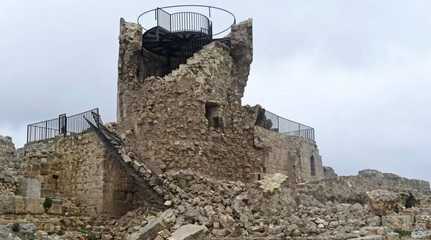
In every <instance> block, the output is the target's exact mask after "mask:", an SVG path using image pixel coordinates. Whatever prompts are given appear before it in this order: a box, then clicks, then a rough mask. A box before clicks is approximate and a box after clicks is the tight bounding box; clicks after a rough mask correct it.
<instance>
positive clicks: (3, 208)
mask: <svg viewBox="0 0 431 240" xmlns="http://www.w3.org/2000/svg"><path fill="white" fill-rule="evenodd" d="M13 213H15V198H14V196H12V195H0V214H13Z"/></svg>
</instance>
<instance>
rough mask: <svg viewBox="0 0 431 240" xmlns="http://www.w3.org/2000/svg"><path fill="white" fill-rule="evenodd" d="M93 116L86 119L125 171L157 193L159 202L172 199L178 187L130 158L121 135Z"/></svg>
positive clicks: (98, 117) (94, 114) (99, 118)
mask: <svg viewBox="0 0 431 240" xmlns="http://www.w3.org/2000/svg"><path fill="white" fill-rule="evenodd" d="M93 118H94V119H93V120H94V121H91V120H90V119H86V120H87V122H88V123H89V124H90V125H91V127H92V128H93V129H94V130H95V131H96V133H97V134H98V136H99V137H100V138H101V139H102V140H103V141H104V143H105V144H106V145H107V146H108V147H109V148H110V149H111V150H113V152H115V153H116V155H117V158H115V159H116V160H117V161H119V163H120V164H121V166H123V167H124V168H125V169H126V171H127V173H128V174H129V175H130V176H133V177H134V179H135V180H136V182H137V183H138V184H140V185H141V186H142V187H146V188H148V187H149V188H150V189H151V190H152V192H154V193H155V195H157V196H156V198H159V203H160V202H161V203H163V202H164V201H168V200H173V199H174V194H175V192H178V191H179V188H178V187H177V186H173V185H172V184H170V183H169V181H168V180H167V178H166V177H165V176H163V175H157V174H156V173H155V172H154V171H152V170H151V169H150V168H149V167H148V166H147V165H146V164H144V163H142V162H139V161H136V160H134V159H132V158H131V157H130V156H129V154H127V151H126V148H125V143H124V141H123V140H122V139H121V137H120V136H118V134H117V133H115V131H114V130H113V129H109V128H108V127H107V126H105V125H104V124H103V122H102V120H101V117H100V115H98V114H97V113H93ZM94 123H95V124H94ZM171 202H172V201H171Z"/></svg>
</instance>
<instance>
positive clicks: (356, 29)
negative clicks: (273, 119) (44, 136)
mask: <svg viewBox="0 0 431 240" xmlns="http://www.w3.org/2000/svg"><path fill="white" fill-rule="evenodd" d="M179 3H182V4H184V3H191V2H184V1H155V0H145V1H144V0H140V1H137V0H122V1H113V0H104V1H95V0H61V1H59V0H39V1H33V0H26V1H23V0H1V1H0V134H2V135H10V136H12V137H13V138H14V141H15V142H16V144H17V145H18V146H22V145H23V144H24V143H25V137H26V130H25V129H26V124H28V123H30V122H35V121H39V120H45V119H50V118H53V117H56V116H57V115H58V114H60V113H78V112H82V111H85V110H88V109H90V108H93V107H99V108H100V109H101V112H102V116H103V118H104V120H105V121H113V120H115V112H116V81H117V60H118V34H119V19H120V17H125V18H126V19H127V20H129V21H136V17H137V15H138V14H139V13H140V12H142V11H144V10H147V9H151V8H154V7H157V6H164V5H172V4H179ZM193 3H200V4H211V5H216V6H221V7H224V8H227V9H229V10H231V11H232V12H234V13H235V14H236V16H237V19H238V20H245V19H246V18H248V17H252V18H253V20H254V26H253V27H254V62H253V65H252V71H251V75H250V79H249V82H248V86H247V88H246V95H245V98H244V103H245V104H251V105H254V104H261V105H262V106H264V107H265V108H267V109H268V110H270V111H273V112H275V113H278V114H280V115H282V116H285V117H287V118H290V119H292V120H296V121H299V122H303V123H305V124H308V125H311V126H313V127H314V128H315V129H316V135H317V141H318V144H319V148H320V152H321V155H322V157H323V161H324V164H325V165H329V166H332V167H334V168H335V169H336V171H337V172H338V173H339V174H355V173H356V172H357V171H358V170H360V169H364V168H375V169H379V170H382V171H386V172H394V173H398V174H400V175H403V176H407V177H414V178H422V179H427V180H431V151H430V150H429V149H428V147H430V145H431V141H430V133H431V132H430V129H431V111H430V110H429V108H430V107H429V104H430V103H431V94H430V93H429V92H430V91H431V81H430V78H431V47H430V44H431V33H430V31H431V14H429V11H430V9H431V1H429V0H423V1H420V0H409V1H406V0H403V1H397V0H372V1H369V0H361V1H353V0H325V1H322V0H307V1H304V0H284V1H281V0H280V1H195V2H193Z"/></svg>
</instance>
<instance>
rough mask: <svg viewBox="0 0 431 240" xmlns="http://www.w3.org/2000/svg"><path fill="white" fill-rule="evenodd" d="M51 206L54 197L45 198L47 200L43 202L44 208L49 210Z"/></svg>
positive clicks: (46, 210)
mask: <svg viewBox="0 0 431 240" xmlns="http://www.w3.org/2000/svg"><path fill="white" fill-rule="evenodd" d="M51 207H52V199H51V198H50V197H47V198H45V201H44V202H43V208H44V209H45V212H48V210H49V209H50V208H51Z"/></svg>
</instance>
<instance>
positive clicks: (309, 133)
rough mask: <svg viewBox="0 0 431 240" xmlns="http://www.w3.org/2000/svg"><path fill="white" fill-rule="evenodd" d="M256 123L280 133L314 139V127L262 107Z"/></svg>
mask: <svg viewBox="0 0 431 240" xmlns="http://www.w3.org/2000/svg"><path fill="white" fill-rule="evenodd" d="M256 125H258V126H261V127H263V128H266V129H269V130H272V131H275V132H279V133H281V134H285V135H289V136H300V137H304V138H306V139H310V140H313V141H314V140H315V135H314V128H312V127H310V126H307V125H304V124H302V123H299V122H295V121H292V120H289V119H286V118H283V117H280V116H278V115H277V114H275V113H272V112H270V111H267V110H264V109H262V110H261V112H260V113H259V115H258V119H257V123H256Z"/></svg>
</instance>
